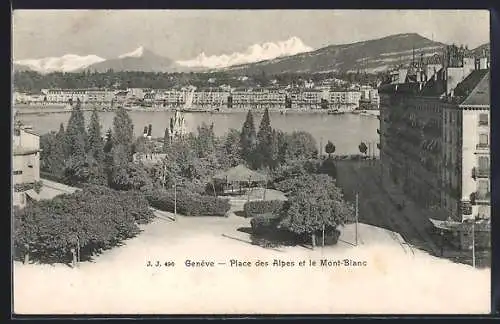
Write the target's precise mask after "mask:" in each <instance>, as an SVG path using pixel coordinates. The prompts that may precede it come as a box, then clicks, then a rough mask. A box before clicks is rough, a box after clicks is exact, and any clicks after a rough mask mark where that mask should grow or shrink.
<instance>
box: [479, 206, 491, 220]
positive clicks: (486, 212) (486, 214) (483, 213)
mask: <svg viewBox="0 0 500 324" xmlns="http://www.w3.org/2000/svg"><path fill="white" fill-rule="evenodd" d="M477 216H478V217H479V218H482V219H488V218H490V207H489V206H479V208H478V209H477Z"/></svg>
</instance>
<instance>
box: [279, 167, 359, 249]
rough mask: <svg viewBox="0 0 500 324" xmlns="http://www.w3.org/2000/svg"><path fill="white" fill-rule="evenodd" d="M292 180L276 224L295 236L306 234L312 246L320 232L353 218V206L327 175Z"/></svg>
mask: <svg viewBox="0 0 500 324" xmlns="http://www.w3.org/2000/svg"><path fill="white" fill-rule="evenodd" d="M294 181H295V186H292V191H291V192H290V193H289V194H288V201H287V202H286V203H285V205H284V208H283V210H282V219H281V222H280V225H281V226H282V227H284V228H286V229H288V230H290V231H291V232H293V233H296V234H298V235H310V236H311V241H312V244H313V247H314V246H315V245H316V235H317V234H318V233H320V232H321V231H322V230H323V229H327V230H329V231H330V230H334V229H336V228H337V227H338V226H340V225H343V224H345V223H347V222H349V221H350V220H352V219H353V218H354V216H353V215H354V209H353V207H352V206H351V205H350V204H349V203H347V202H346V201H344V199H343V195H342V191H341V190H340V189H339V188H338V187H336V186H335V183H334V182H333V181H332V179H331V178H330V177H329V176H327V175H303V176H300V177H298V178H295V179H294Z"/></svg>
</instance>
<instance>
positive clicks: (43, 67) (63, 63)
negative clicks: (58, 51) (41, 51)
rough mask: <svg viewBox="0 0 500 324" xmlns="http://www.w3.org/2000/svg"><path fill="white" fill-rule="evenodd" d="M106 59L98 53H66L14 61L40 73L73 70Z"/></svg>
mask: <svg viewBox="0 0 500 324" xmlns="http://www.w3.org/2000/svg"><path fill="white" fill-rule="evenodd" d="M103 61H105V59H103V58H102V57H99V56H97V55H86V56H80V55H75V54H66V55H63V56H61V57H46V58H41V59H26V60H18V61H14V63H15V64H16V65H20V66H26V67H28V68H30V69H31V70H33V71H37V72H40V73H50V72H73V71H76V70H79V69H82V68H85V67H87V66H90V65H92V64H94V63H98V62H103Z"/></svg>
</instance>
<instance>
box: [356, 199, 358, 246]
mask: <svg viewBox="0 0 500 324" xmlns="http://www.w3.org/2000/svg"><path fill="white" fill-rule="evenodd" d="M355 217H356V227H355V235H356V246H357V245H358V193H356V215H355Z"/></svg>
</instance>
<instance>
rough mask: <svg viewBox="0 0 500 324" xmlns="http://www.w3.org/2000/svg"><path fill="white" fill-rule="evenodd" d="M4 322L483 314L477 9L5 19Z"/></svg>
mask: <svg viewBox="0 0 500 324" xmlns="http://www.w3.org/2000/svg"><path fill="white" fill-rule="evenodd" d="M12 30H13V56H12V57H13V58H12V80H13V81H12V82H13V83H12V95H13V97H12V103H13V104H12V112H13V113H12V116H13V119H12V123H13V124H12V125H13V128H12V129H13V134H12V203H13V214H12V224H13V227H12V228H13V232H12V247H13V249H12V251H13V260H12V273H13V288H12V289H13V313H14V314H19V315H20V314H109V315H113V314H234V315H237V314H443V313H446V314H488V313H490V307H491V302H490V290H491V287H490V268H491V267H490V263H491V253H490V251H491V235H490V205H491V194H490V193H491V179H490V123H491V119H490V61H491V56H490V38H489V35H490V22H489V12H488V11H487V10H482V11H481V10H479V11H478V10H475V11H472V10H471V11H466V10H14V11H13V28H12Z"/></svg>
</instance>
